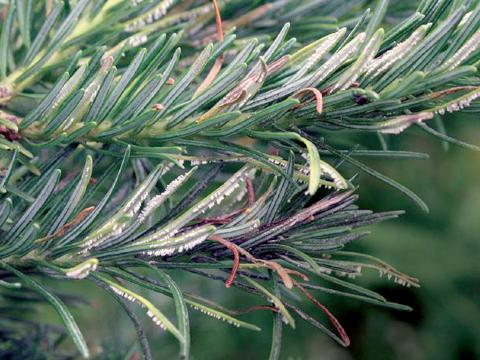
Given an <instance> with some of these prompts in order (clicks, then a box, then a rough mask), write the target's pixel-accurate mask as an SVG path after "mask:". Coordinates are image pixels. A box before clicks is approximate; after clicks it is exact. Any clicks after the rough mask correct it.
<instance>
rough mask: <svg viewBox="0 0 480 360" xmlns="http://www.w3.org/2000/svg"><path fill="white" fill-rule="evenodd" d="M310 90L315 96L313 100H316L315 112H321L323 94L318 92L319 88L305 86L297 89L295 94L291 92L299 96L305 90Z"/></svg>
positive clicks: (294, 95)
mask: <svg viewBox="0 0 480 360" xmlns="http://www.w3.org/2000/svg"><path fill="white" fill-rule="evenodd" d="M309 91H310V92H312V93H313V95H314V96H315V101H316V104H317V105H316V110H317V113H319V114H321V113H322V111H323V95H322V93H321V92H320V90H318V89H316V88H314V87H307V88H304V89H301V90H299V91H297V92H296V93H295V94H293V97H299V98H301V97H302V96H303V95H304V94H305V93H306V92H309Z"/></svg>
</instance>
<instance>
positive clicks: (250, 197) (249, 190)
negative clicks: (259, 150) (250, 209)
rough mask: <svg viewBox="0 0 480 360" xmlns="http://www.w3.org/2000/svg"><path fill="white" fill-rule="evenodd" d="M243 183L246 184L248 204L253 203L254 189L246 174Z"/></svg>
mask: <svg viewBox="0 0 480 360" xmlns="http://www.w3.org/2000/svg"><path fill="white" fill-rule="evenodd" d="M245 184H246V186H247V194H248V206H252V205H253V204H254V203H255V190H254V189H253V183H252V179H250V178H249V177H248V176H246V177H245Z"/></svg>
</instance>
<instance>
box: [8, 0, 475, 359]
mask: <svg viewBox="0 0 480 360" xmlns="http://www.w3.org/2000/svg"><path fill="white" fill-rule="evenodd" d="M3 3H5V4H4V5H0V11H1V14H2V15H1V16H2V30H1V36H0V106H2V108H1V110H0V156H1V158H0V170H1V171H2V178H1V179H0V235H1V240H0V266H1V268H2V270H1V271H0V281H1V282H0V287H1V288H2V292H0V306H1V307H5V308H6V309H10V308H11V309H14V305H13V302H12V299H11V297H10V295H11V294H12V293H19V294H23V293H24V292H25V294H30V292H31V291H33V293H37V294H38V295H40V297H39V299H38V300H37V301H38V302H41V301H46V302H48V303H50V304H51V305H52V306H53V307H54V309H55V310H56V311H57V313H58V314H59V315H60V318H61V319H62V321H63V323H64V326H65V329H66V332H67V333H68V334H69V335H70V337H71V338H72V340H73V342H74V343H75V345H76V346H77V348H78V350H79V352H80V353H81V354H82V355H83V356H84V357H88V356H89V350H88V346H87V344H86V342H85V340H84V338H83V335H82V334H81V332H80V330H79V328H78V326H77V325H76V322H75V320H74V318H73V316H72V315H71V313H70V310H69V307H68V305H69V302H68V301H64V300H65V299H62V297H61V296H59V295H57V292H56V290H55V289H54V287H53V286H52V288H50V287H47V286H44V285H42V281H43V280H42V279H43V278H45V279H46V278H47V277H48V278H53V279H59V278H61V279H67V280H70V281H80V280H82V281H90V282H93V283H95V284H97V285H98V286H99V287H101V288H103V289H105V290H106V291H107V292H108V293H110V294H111V295H112V296H113V297H114V298H117V300H118V301H119V302H120V304H121V305H122V307H123V308H124V309H125V311H126V312H127V314H129V317H130V319H131V320H132V321H133V323H134V325H135V328H136V330H137V334H138V336H139V341H140V343H141V345H142V346H141V347H142V349H143V353H144V355H145V357H146V358H149V357H150V356H151V355H149V349H148V342H147V340H146V338H145V336H144V333H143V329H142V328H141V321H139V320H138V319H137V317H136V315H135V314H134V313H133V312H132V310H131V309H130V305H131V304H130V302H132V303H134V304H137V305H140V306H141V307H143V308H144V309H145V310H146V313H147V314H148V316H149V317H150V318H152V320H153V321H154V323H155V324H157V325H159V326H160V327H161V328H163V329H165V330H167V331H168V332H169V333H170V334H171V335H173V336H174V338H176V340H177V341H178V343H179V347H180V356H181V358H188V357H189V353H190V350H189V347H190V334H189V317H188V312H189V311H190V310H191V309H194V310H199V311H201V312H203V313H205V314H207V315H210V316H212V317H215V318H218V319H221V320H224V321H227V322H229V323H231V324H233V325H235V326H238V327H244V328H247V329H251V330H259V329H258V327H257V326H255V325H254V324H250V323H247V322H244V321H242V320H240V319H238V318H237V315H236V312H235V311H233V310H229V309H225V308H223V307H222V306H221V305H220V304H216V303H214V302H212V301H211V300H208V299H205V298H203V297H200V296H198V295H195V294H191V293H189V292H187V291H184V290H183V289H182V288H181V287H180V286H178V285H177V283H176V282H175V280H174V278H172V276H170V275H169V270H170V269H181V270H184V271H185V272H193V273H195V274H199V275H201V276H205V277H206V278H209V279H212V281H213V280H220V281H225V282H226V286H227V287H230V286H234V287H237V288H238V289H241V290H243V291H245V292H246V293H249V294H251V295H252V296H253V297H255V298H256V299H257V300H258V305H259V307H265V306H267V307H268V309H270V310H272V313H273V319H274V320H273V321H274V331H273V341H272V348H271V355H270V358H271V359H277V358H278V357H279V353H280V347H281V334H282V326H283V325H282V323H283V324H285V325H288V326H291V327H292V328H294V327H295V319H296V318H297V319H303V320H306V321H307V322H309V323H311V324H312V325H313V326H315V327H317V328H318V329H320V330H321V331H323V332H325V333H326V334H328V335H329V336H330V337H332V338H333V339H334V340H336V341H337V342H338V343H340V344H341V345H344V346H348V344H349V341H350V340H349V338H348V336H347V335H346V333H345V331H344V329H343V328H342V326H341V325H340V324H339V323H338V321H337V320H336V319H335V317H334V316H333V315H332V314H331V313H330V311H329V310H328V309H327V308H326V307H325V306H324V305H323V304H321V303H320V302H318V301H317V300H316V299H315V298H314V295H313V294H312V293H311V292H326V293H331V294H336V295H339V296H346V297H350V298H353V299H357V300H361V301H365V302H368V303H373V304H376V305H381V306H385V307H388V308H393V309H397V310H409V308H408V307H406V306H403V305H400V304H397V303H393V302H390V301H388V300H386V299H385V298H384V297H383V296H382V295H380V294H377V293H375V292H373V291H371V290H368V289H365V288H363V287H360V286H358V285H355V284H354V283H353V282H351V281H349V280H348V279H349V278H355V277H356V276H358V275H360V274H361V273H362V271H365V270H368V269H371V270H374V271H378V272H379V273H380V275H384V274H385V275H387V276H388V277H389V278H393V279H394V280H395V282H398V283H399V284H402V285H406V286H417V280H416V279H414V278H411V277H409V276H407V275H404V274H402V273H401V272H399V271H397V270H395V269H394V268H393V267H391V266H389V265H388V264H385V263H384V262H382V261H381V260H378V259H376V258H375V257H373V256H370V255H366V254H360V253H354V252H349V251H345V250H344V248H345V247H348V244H349V243H350V242H352V241H355V240H357V239H359V238H361V237H362V236H363V235H364V234H365V231H364V230H361V229H360V228H362V227H365V226H367V225H370V224H375V223H377V222H379V221H383V220H385V219H391V218H395V217H397V216H399V215H400V214H401V212H398V211H392V212H384V213H374V212H371V211H369V210H362V209H359V208H358V207H357V206H356V205H355V201H356V199H357V195H355V190H356V189H355V185H354V179H353V178H352V179H348V177H346V176H344V175H342V174H341V172H340V170H338V168H339V167H340V165H341V164H342V163H343V162H345V163H347V164H349V165H352V166H353V167H356V168H359V169H360V170H362V171H365V172H367V173H368V174H370V175H372V176H374V177H376V178H378V179H380V180H381V181H383V182H385V183H386V184H388V185H391V186H392V187H394V188H396V189H398V190H400V191H401V192H403V193H404V194H405V195H407V196H408V197H410V198H411V199H412V200H414V201H415V202H416V203H417V204H418V205H419V206H420V207H421V208H422V209H423V210H426V211H428V207H427V205H426V204H425V203H424V202H423V201H422V200H421V199H420V197H419V196H418V195H416V194H415V193H414V192H413V191H411V190H410V189H408V188H406V187H405V186H403V185H401V184H399V183H398V182H396V181H395V180H393V179H391V178H389V177H387V176H385V175H383V174H381V173H380V172H378V171H377V170H375V169H372V168H370V167H368V166H367V165H365V164H364V163H363V162H361V161H359V160H358V159H357V157H361V156H370V157H389V158H392V159H395V158H397V157H402V158H425V157H426V155H424V154H419V153H415V152H407V151H403V152H400V151H393V150H389V149H388V148H387V144H388V136H391V135H396V134H399V133H401V132H403V131H404V130H405V129H407V128H408V127H410V126H412V125H418V126H419V127H421V128H423V129H424V130H425V131H427V132H428V133H430V134H433V135H435V136H437V137H439V138H440V139H442V140H444V141H449V142H452V143H456V144H459V145H464V146H468V147H470V148H473V149H478V148H477V147H475V146H474V145H470V144H465V143H463V142H462V141H460V140H456V139H453V138H451V137H450V136H448V135H447V134H445V133H444V131H443V130H442V128H441V127H440V128H439V130H435V129H433V128H431V127H430V125H427V124H425V122H427V121H428V120H430V119H432V118H434V117H439V116H441V115H443V114H444V113H445V112H453V111H458V110H461V109H463V108H464V107H467V106H470V108H469V109H470V110H472V111H475V110H476V104H475V102H474V101H475V100H476V99H477V98H478V97H479V96H480V88H479V85H480V84H479V83H480V81H479V78H478V70H477V66H478V65H479V63H478V62H479V60H480V57H479V55H480V51H479V48H480V35H479V34H480V32H479V26H480V22H479V21H478V20H479V17H480V3H479V2H478V1H466V0H458V1H451V2H449V1H441V0H425V1H422V2H421V4H419V5H418V7H417V8H416V9H415V7H414V6H413V4H411V2H409V3H408V4H400V2H398V3H397V2H395V4H389V2H388V1H382V0H380V1H377V2H369V1H340V0H338V1H330V2H328V4H326V3H324V2H322V1H293V0H289V1H285V2H283V1H282V2H273V3H266V4H261V3H258V2H251V1H243V0H237V1H225V2H221V3H220V9H221V14H222V18H223V30H224V31H225V36H224V37H223V36H222V37H221V39H223V40H221V41H217V37H216V32H217V31H219V29H217V28H216V27H215V25H214V20H215V12H214V11H213V8H212V4H211V2H209V1H199V2H189V1H187V2H180V1H175V0H164V1H156V0H153V1H131V0H108V1H102V0H97V1H94V0H91V1H90V0H79V1H69V2H67V1H65V2H51V3H50V2H49V1H46V2H41V1H39V2H36V1H7V2H5V1H3V2H2V1H0V4H3ZM50 5H52V6H53V7H52V8H50ZM369 6H371V9H372V10H369V9H368V7H369ZM47 13H48V14H47ZM386 13H387V14H388V13H391V14H393V15H395V17H393V16H387V17H385V14H386ZM352 14H354V15H352ZM217 20H218V19H217ZM287 20H289V21H291V22H292V24H291V25H290V24H289V23H286V21H287ZM382 26H383V27H382ZM384 29H385V30H384ZM291 34H293V36H294V37H289V36H291ZM219 66H220V67H221V69H220V70H219V71H218V72H216V71H217V70H218V69H219ZM366 132H373V133H377V134H378V136H379V138H380V140H381V145H383V149H381V150H378V149H368V148H366V147H364V146H362V136H361V134H363V133H366ZM352 133H354V134H356V133H360V136H352ZM232 256H233V261H232ZM230 269H232V271H231V273H230V276H229V275H228V273H229V272H230ZM237 270H238V271H237ZM16 281H20V283H16ZM317 282H319V284H317ZM51 284H54V282H51ZM320 284H321V285H320ZM4 289H5V291H3V290H4ZM141 289H148V290H152V291H154V292H157V293H159V294H163V295H166V296H168V297H170V298H172V300H173V303H174V304H175V309H176V315H177V316H176V320H175V321H173V320H171V319H169V318H168V317H167V316H165V315H164V313H163V312H162V311H161V310H160V309H159V307H157V306H156V305H155V304H154V303H153V302H151V301H150V300H148V299H147V298H146V297H145V296H144V295H143V294H144V293H143V292H142V291H141ZM20 296H23V295H20ZM301 298H303V299H304V300H305V299H307V300H310V301H311V302H312V303H313V304H314V305H315V306H317V307H318V308H320V309H321V310H322V312H324V313H325V315H326V316H327V319H328V320H329V324H323V323H321V322H319V321H318V320H316V319H315V318H313V317H311V316H310V315H308V314H306V313H304V312H303V311H302V308H301V301H300V299H301ZM125 300H127V301H125ZM92 311H93V310H92ZM12 314H13V315H12V316H13V317H14V318H15V319H20V321H23V322H25V326H27V321H26V320H25V319H24V318H23V316H22V314H16V313H15V314H14V313H12ZM294 315H295V317H294ZM0 322H1V323H2V331H1V333H0V336H1V337H0V339H1V343H0V344H1V347H0V351H4V354H7V355H5V356H10V355H8V354H17V355H19V356H20V352H19V351H20V349H22V350H21V351H33V350H34V349H35V348H36V346H38V344H37V343H36V342H35V341H34V340H35V339H34V336H33V335H32V336H31V337H28V336H26V335H25V333H24V330H23V329H22V328H20V329H18V328H17V327H11V324H10V323H11V319H10V316H6V317H5V318H4V317H0ZM35 326H41V325H39V324H35ZM4 329H5V330H4ZM55 330H56V331H57V330H58V329H55ZM45 331H46V333H48V334H50V333H52V332H53V333H55V331H53V330H51V329H45ZM57 332H58V331H57ZM48 336H50V335H47V337H48ZM51 336H54V335H51ZM57 342H58V341H57ZM24 343H26V344H27V345H25V346H23V344H24ZM49 351H55V352H58V351H57V350H56V345H55V341H54V344H53V345H52V346H51V347H49V348H48V349H47V350H46V351H45V356H48V352H49ZM0 354H2V353H1V352H0ZM25 356H26V355H25ZM65 356H66V355H65Z"/></svg>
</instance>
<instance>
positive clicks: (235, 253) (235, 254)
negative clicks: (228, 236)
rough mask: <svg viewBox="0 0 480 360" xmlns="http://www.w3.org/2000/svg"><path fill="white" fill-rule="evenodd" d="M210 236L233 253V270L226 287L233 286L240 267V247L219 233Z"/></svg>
mask: <svg viewBox="0 0 480 360" xmlns="http://www.w3.org/2000/svg"><path fill="white" fill-rule="evenodd" d="M210 238H211V239H212V240H215V241H216V242H218V243H220V244H222V245H223V246H225V247H226V248H227V249H228V250H230V251H231V252H232V254H233V266H232V271H231V272H230V276H229V277H228V279H227V281H225V287H226V288H230V286H232V284H233V282H234V281H235V276H236V275H237V271H238V268H239V267H240V253H239V251H238V248H237V247H236V246H235V245H234V244H232V243H231V242H230V241H227V240H225V239H224V238H222V237H220V236H218V235H212V236H211V237H210Z"/></svg>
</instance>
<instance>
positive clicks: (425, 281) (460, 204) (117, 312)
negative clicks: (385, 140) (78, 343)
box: [46, 114, 480, 360]
mask: <svg viewBox="0 0 480 360" xmlns="http://www.w3.org/2000/svg"><path fill="white" fill-rule="evenodd" d="M476 120H477V119H476V117H475V116H469V115H465V114H463V115H458V116H450V117H447V119H446V121H445V123H446V127H447V131H448V133H449V135H451V136H454V137H457V138H459V139H462V140H464V141H467V142H471V143H478V137H476V135H475V134H476V132H477V130H478V127H477V126H476V124H475V122H476ZM392 140H393V142H392V143H391V147H392V149H398V150H400V149H403V150H407V149H408V150H416V151H422V152H426V153H429V154H430V155H431V157H430V159H429V160H387V159H384V160H379V159H376V160H375V159H372V160H369V161H368V164H369V165H371V166H373V167H375V168H376V169H379V170H380V171H382V172H383V173H385V174H386V175H388V176H391V177H393V178H394V179H397V180H398V181H400V182H401V183H403V184H404V185H407V186H408V187H410V188H412V189H414V190H415V191H416V192H417V193H418V194H419V195H421V196H422V197H423V198H424V199H425V200H426V201H427V203H428V204H429V205H430V207H431V213H430V214H424V213H422V212H421V211H420V210H417V208H416V207H415V206H414V205H413V204H412V203H411V202H410V201H409V200H408V199H406V198H405V197H404V196H403V195H402V194H401V193H399V192H398V191H396V190H392V189H391V188H389V187H388V186H386V185H385V184H383V183H381V182H379V181H377V180H376V179H374V178H372V177H370V176H368V175H365V174H361V175H360V178H359V180H358V183H359V184H360V189H359V192H360V205H361V207H363V208H369V209H373V210H391V209H405V210H406V211H407V212H406V214H405V215H404V216H402V217H401V218H400V219H398V220H393V221H389V222H385V223H383V224H380V225H376V226H372V227H370V229H369V230H371V234H370V235H369V236H367V237H365V238H364V239H362V240H359V241H358V242H356V243H354V244H350V247H349V249H353V248H355V249H358V250H362V251H364V252H366V253H369V254H372V255H375V256H377V257H380V258H381V259H383V260H385V261H387V262H389V263H390V264H392V265H393V266H395V267H397V268H398V269H400V270H401V271H404V272H405V273H407V274H409V275H413V276H416V277H417V278H419V279H420V282H421V287H420V288H406V287H401V286H399V285H396V284H395V283H393V281H388V280H387V279H386V278H379V277H378V275H377V274H376V273H371V274H365V275H363V276H362V277H361V278H358V279H357V280H356V281H357V282H358V283H360V284H362V285H365V286H368V287H369V288H371V289H373V290H376V291H378V292H380V293H381V294H383V295H384V296H386V297H387V298H388V299H389V300H391V301H395V302H399V303H403V304H407V305H409V306H411V307H413V309H414V310H413V312H400V311H393V310H388V309H384V308H379V307H375V306H372V305H369V304H365V303H361V302H357V301H355V300H352V299H344V298H338V297H332V296H330V295H327V294H321V293H317V295H318V299H319V300H320V301H321V302H323V303H324V304H325V305H327V306H328V307H329V309H330V310H331V311H332V312H333V313H334V314H335V315H336V316H337V317H338V318H339V320H340V321H341V323H342V324H343V325H344V327H345V328H346V330H347V332H348V334H349V335H350V338H351V340H352V344H351V346H350V347H349V348H348V349H343V348H341V347H340V346H339V345H337V344H336V343H335V342H333V341H332V340H330V339H329V338H328V337H327V336H325V335H324V334H323V333H321V332H319V331H318V330H317V329H315V328H313V327H311V326H310V325H308V324H307V323H304V322H299V323H298V326H297V329H296V330H295V331H293V330H291V329H285V330H284V343H283V348H282V350H283V351H282V359H291V360H297V359H298V360H300V359H305V360H307V359H308V360H310V359H335V360H337V359H338V360H343V359H385V360H387V359H411V360H416V359H422V360H424V359H436V360H443V359H445V360H446V359H462V360H463V359H480V262H479V254H480V167H479V164H480V153H478V152H474V151H471V150H468V149H464V148H460V147H458V146H455V145H451V146H450V149H449V150H448V151H446V150H445V148H444V146H443V145H442V143H441V142H440V141H438V140H437V139H435V138H433V137H431V136H429V135H427V134H425V133H423V132H422V131H421V130H420V129H410V130H409V131H408V132H407V133H406V134H404V135H403V136H400V137H398V138H395V139H392ZM375 141H376V138H375V137H374V136H372V139H371V142H372V144H371V145H372V146H377V148H378V144H375ZM392 161H395V162H396V164H395V165H394V166H392V163H391V162H392ZM342 170H343V171H346V172H347V173H348V172H350V173H351V174H353V173H354V172H353V169H349V168H344V169H342ZM176 275H177V276H176V278H177V280H179V281H180V282H181V283H182V287H183V288H184V289H188V290H194V291H195V292H199V293H202V294H203V295H207V296H208V297H209V298H211V299H213V300H215V301H217V302H219V303H222V304H224V305H225V306H228V307H229V308H232V309H235V308H245V307H247V306H248V305H249V304H250V299H249V298H248V297H245V295H244V294H243V293H240V292H239V291H237V290H235V289H231V290H226V289H225V288H224V285H223V283H214V284H211V283H212V282H211V281H208V282H207V281H205V280H204V279H203V278H201V277H198V276H195V275H189V276H188V278H185V277H183V278H182V275H181V274H176ZM182 280H183V281H182ZM66 286H69V288H66V289H65V290H66V291H67V290H68V291H70V290H72V291H74V292H77V293H82V294H85V293H89V296H88V298H89V299H92V304H93V306H94V308H95V311H90V310H89V308H88V307H87V306H80V307H79V308H78V309H77V310H76V314H77V318H78V319H79V321H80V325H81V328H82V329H85V330H86V331H85V333H86V337H87V338H88V341H89V343H90V345H91V346H92V347H94V348H96V349H97V350H106V351H104V352H103V355H102V358H112V359H117V358H118V356H116V355H111V356H110V355H109V354H113V353H114V351H112V352H109V350H110V349H111V350H115V352H117V353H118V351H119V350H121V351H123V352H124V353H125V354H128V352H129V351H130V350H131V344H134V343H135V340H136V338H135V332H134V329H133V327H132V326H131V324H130V323H129V320H128V319H127V317H126V315H125V314H124V313H123V311H122V310H121V309H120V307H119V306H117V304H115V303H112V302H111V300H110V299H109V298H108V297H107V296H106V295H105V294H103V293H101V292H100V291H99V290H96V289H95V288H94V287H93V286H92V287H88V288H86V289H85V288H82V289H79V288H78V287H77V286H78V285H77V286H75V288H70V285H66ZM149 296H150V297H152V298H153V299H155V301H156V303H157V304H159V306H160V307H162V309H165V310H166V311H167V313H168V310H167V309H169V310H170V311H171V315H172V316H174V315H173V311H174V309H173V305H172V303H171V301H170V300H169V299H166V298H164V297H162V296H159V295H154V294H149ZM304 305H305V309H306V310H307V312H308V313H309V314H311V315H314V316H315V317H317V318H319V319H322V316H323V315H322V314H321V312H320V311H319V310H318V309H316V308H314V307H313V306H311V305H310V304H309V303H307V302H305V304H304ZM46 311H48V310H46ZM191 315H192V319H191V323H192V324H191V326H192V351H193V354H194V356H193V359H199V360H200V359H202V360H203V359H209V360H210V359H211V360H217V359H218V360H221V359H229V360H234V359H242V360H246V359H266V358H267V357H268V353H269V349H270V335H271V314H270V313H268V312H266V311H264V312H261V311H259V312H256V313H255V314H249V315H245V316H243V317H242V318H243V319H245V320H249V321H252V322H254V323H256V324H257V325H259V326H260V327H261V328H262V329H263V331H262V332H259V333H255V332H252V331H249V330H239V329H236V328H234V327H231V326H229V325H227V324H225V323H223V322H219V321H216V320H214V319H211V318H208V317H205V316H204V315H202V314H200V313H198V312H193V311H192V312H191ZM139 317H140V318H141V319H144V315H143V314H142V313H141V312H139ZM144 324H145V326H146V329H147V332H148V336H149V339H150V342H151V346H152V350H153V353H154V358H155V359H170V358H175V357H176V352H177V345H176V343H175V341H174V340H173V339H172V338H171V337H170V336H168V335H166V334H165V333H164V332H161V331H159V330H158V328H156V327H155V326H153V325H152V324H151V322H149V321H144ZM122 358H123V357H122ZM127 358H128V355H127Z"/></svg>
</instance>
